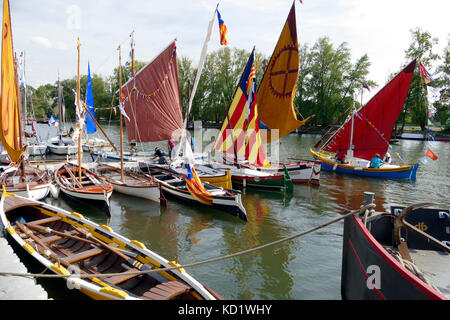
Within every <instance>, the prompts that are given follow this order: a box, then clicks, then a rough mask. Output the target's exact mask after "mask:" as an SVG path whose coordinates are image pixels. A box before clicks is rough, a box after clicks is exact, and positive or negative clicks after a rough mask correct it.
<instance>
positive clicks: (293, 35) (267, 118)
mask: <svg viewBox="0 0 450 320" xmlns="http://www.w3.org/2000/svg"><path fill="white" fill-rule="evenodd" d="M298 66H299V57H298V41H297V25H296V20H295V2H294V3H293V4H292V8H291V11H290V12H289V15H288V18H287V20H286V24H285V25H284V27H283V30H282V32H281V35H280V38H279V39H278V43H277V45H276V47H275V50H274V52H273V54H272V57H271V59H270V62H269V64H268V66H267V69H266V71H265V73H264V77H263V79H262V81H261V84H260V86H259V89H258V93H257V99H258V107H259V118H260V120H261V121H262V123H263V124H264V125H266V126H267V127H268V128H269V129H270V130H268V132H267V142H271V141H273V140H275V139H276V138H277V137H276V135H272V134H271V133H272V132H273V130H274V129H278V130H279V136H278V138H281V137H283V136H285V135H287V134H289V133H291V132H292V131H294V130H295V129H297V128H299V127H300V126H302V125H303V124H305V122H306V121H308V120H309V118H307V119H305V120H303V121H298V120H297V116H296V114H295V109H294V97H295V92H296V90H297V79H298ZM272 136H273V137H272Z"/></svg>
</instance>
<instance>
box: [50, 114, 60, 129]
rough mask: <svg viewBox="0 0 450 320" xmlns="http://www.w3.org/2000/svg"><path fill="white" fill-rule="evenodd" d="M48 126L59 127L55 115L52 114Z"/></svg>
mask: <svg viewBox="0 0 450 320" xmlns="http://www.w3.org/2000/svg"><path fill="white" fill-rule="evenodd" d="M48 126H49V127H57V126H58V120H56V119H55V116H54V115H53V114H52V116H51V117H50V119H49V120H48Z"/></svg>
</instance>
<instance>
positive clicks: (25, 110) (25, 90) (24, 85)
mask: <svg viewBox="0 0 450 320" xmlns="http://www.w3.org/2000/svg"><path fill="white" fill-rule="evenodd" d="M23 79H24V82H23V92H24V97H23V104H24V106H23V107H24V114H25V124H26V123H27V121H28V110H27V84H26V83H25V79H26V77H25V50H24V51H23Z"/></svg>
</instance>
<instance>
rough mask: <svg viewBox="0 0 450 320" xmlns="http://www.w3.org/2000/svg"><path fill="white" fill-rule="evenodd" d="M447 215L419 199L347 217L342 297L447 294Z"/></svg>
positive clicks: (436, 297)
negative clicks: (426, 206)
mask: <svg viewBox="0 0 450 320" xmlns="http://www.w3.org/2000/svg"><path fill="white" fill-rule="evenodd" d="M449 217H450V215H449V210H440V209H430V208H424V207H423V204H420V205H415V206H411V207H408V208H403V207H392V208H391V212H390V213H389V212H384V213H378V212H377V213H373V214H371V215H370V214H369V215H368V216H367V217H365V215H364V214H355V215H352V216H349V217H347V218H345V222H344V241H343V257H342V278H341V279H342V280H341V281H342V282H341V294H342V298H343V299H346V300H347V299H351V300H353V299H356V300H428V299H432V300H439V299H449V298H450V290H449V288H450V277H449V266H450V246H449V245H450V233H448V232H446V229H448V228H449V226H448V225H449V222H448V221H449ZM445 226H447V227H445Z"/></svg>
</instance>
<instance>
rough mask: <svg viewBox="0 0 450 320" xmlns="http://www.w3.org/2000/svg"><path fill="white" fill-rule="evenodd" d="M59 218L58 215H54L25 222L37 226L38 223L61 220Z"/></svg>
mask: <svg viewBox="0 0 450 320" xmlns="http://www.w3.org/2000/svg"><path fill="white" fill-rule="evenodd" d="M61 219H62V218H61V217H60V216H55V217H49V218H45V219H40V220H35V221H31V222H28V223H27V224H31V225H34V226H38V225H41V224H44V223H49V222H54V221H58V220H61Z"/></svg>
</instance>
